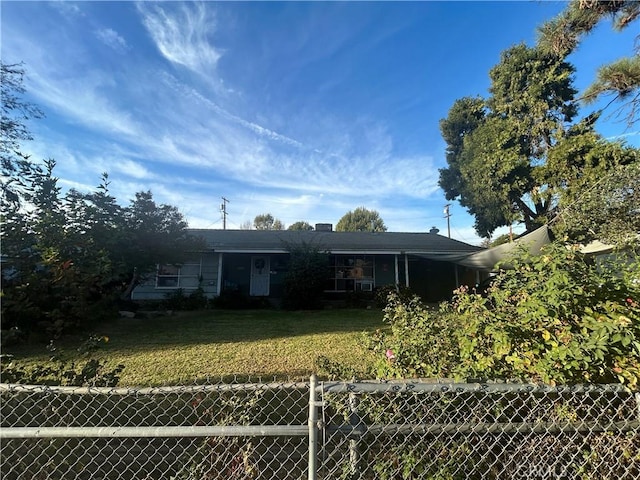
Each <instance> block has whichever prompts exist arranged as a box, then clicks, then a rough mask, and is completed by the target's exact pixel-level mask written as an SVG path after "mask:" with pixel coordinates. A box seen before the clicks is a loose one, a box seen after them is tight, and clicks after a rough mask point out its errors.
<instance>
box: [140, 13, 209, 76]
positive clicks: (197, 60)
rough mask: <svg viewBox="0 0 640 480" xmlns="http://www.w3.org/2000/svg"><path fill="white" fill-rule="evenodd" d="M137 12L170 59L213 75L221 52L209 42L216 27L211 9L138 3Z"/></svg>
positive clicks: (163, 53)
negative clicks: (170, 7) (171, 7)
mask: <svg viewBox="0 0 640 480" xmlns="http://www.w3.org/2000/svg"><path fill="white" fill-rule="evenodd" d="M138 11H139V12H140V14H141V16H142V22H143V24H144V26H145V27H146V29H147V31H148V32H149V35H151V38H152V39H153V41H154V42H155V44H156V46H157V47H158V50H159V51H160V52H161V53H162V55H163V56H164V57H165V58H166V59H167V60H169V61H170V62H173V63H177V64H179V65H182V66H184V67H186V68H188V69H190V70H192V71H194V72H197V73H200V74H210V73H212V72H213V71H214V70H215V68H216V64H217V63H218V60H219V59H220V57H221V56H222V52H221V51H220V50H219V49H218V48H216V47H214V46H213V45H212V44H211V43H210V37H211V34H212V33H213V32H214V31H215V29H216V23H215V18H214V17H213V14H212V13H211V9H210V8H206V6H205V4H203V3H183V4H180V6H179V7H176V8H175V9H171V10H170V9H169V8H168V7H165V6H164V5H159V4H157V3H147V2H144V3H138Z"/></svg>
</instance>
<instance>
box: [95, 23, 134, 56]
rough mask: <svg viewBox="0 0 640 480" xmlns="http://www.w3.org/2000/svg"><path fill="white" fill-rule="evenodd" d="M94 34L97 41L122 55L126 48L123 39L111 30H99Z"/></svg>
mask: <svg viewBox="0 0 640 480" xmlns="http://www.w3.org/2000/svg"><path fill="white" fill-rule="evenodd" d="M94 33H95V36H96V37H97V38H98V40H100V41H101V42H102V43H104V44H105V45H106V46H108V47H110V48H112V49H113V50H115V51H116V52H118V53H124V52H125V51H126V50H127V48H128V45H127V42H126V41H125V39H124V38H122V36H120V34H118V32H116V31H115V30H113V29H111V28H101V29H98V30H96V31H95V32H94Z"/></svg>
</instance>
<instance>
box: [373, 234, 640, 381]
mask: <svg viewBox="0 0 640 480" xmlns="http://www.w3.org/2000/svg"><path fill="white" fill-rule="evenodd" d="M510 264H511V268H510V269H508V270H503V271H502V272H501V273H500V274H499V275H498V276H497V277H496V280H495V283H494V284H493V285H492V286H491V287H490V288H489V289H488V291H487V294H486V297H483V296H481V295H478V294H476V293H473V292H471V291H469V289H468V288H466V287H465V288H460V289H458V290H457V291H456V292H455V293H454V298H453V300H452V301H451V302H449V303H447V304H443V305H442V306H441V308H440V311H439V312H437V313H436V312H433V311H430V310H429V309H428V308H427V307H425V306H424V305H423V304H422V303H421V302H420V301H419V300H418V299H417V298H415V297H414V298H413V299H411V300H409V301H407V300H402V299H401V298H399V297H398V296H397V295H394V294H392V295H391V296H390V299H389V303H388V305H387V307H386V308H385V321H386V322H387V323H389V325H390V332H389V333H386V332H376V335H374V337H373V338H372V339H371V341H370V348H372V349H373V350H374V351H377V352H379V353H380V355H381V361H380V362H379V365H378V374H379V375H381V376H395V377H413V376H425V377H432V376H436V377H454V378H456V379H468V378H482V379H493V380H497V379H501V380H518V381H532V382H544V383H548V384H552V385H553V384H573V383H585V382H587V383H589V382H593V383H611V382H620V383H624V384H626V385H627V386H629V387H630V388H633V389H636V388H638V381H639V379H640V275H639V272H640V266H639V261H638V257H635V256H632V257H630V258H627V261H625V262H620V261H617V260H616V259H614V260H612V261H609V262H594V261H592V260H590V259H588V258H585V257H584V256H583V255H582V254H580V253H579V252H578V251H577V250H575V249H572V248H567V247H566V246H565V245H561V244H552V245H549V246H547V247H546V248H545V249H544V250H543V252H542V254H541V255H539V256H532V255H530V254H528V253H527V252H525V251H521V252H519V253H518V254H517V255H516V256H515V257H514V258H513V259H512V260H511V261H510Z"/></svg>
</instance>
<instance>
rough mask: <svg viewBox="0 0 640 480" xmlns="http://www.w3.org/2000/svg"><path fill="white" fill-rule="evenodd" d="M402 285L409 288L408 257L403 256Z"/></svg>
mask: <svg viewBox="0 0 640 480" xmlns="http://www.w3.org/2000/svg"><path fill="white" fill-rule="evenodd" d="M404 284H405V286H406V287H407V288H409V255H407V254H406V253H405V254H404Z"/></svg>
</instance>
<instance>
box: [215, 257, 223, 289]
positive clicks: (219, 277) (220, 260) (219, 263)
mask: <svg viewBox="0 0 640 480" xmlns="http://www.w3.org/2000/svg"><path fill="white" fill-rule="evenodd" d="M216 292H218V293H217V295H218V296H220V293H221V292H222V252H221V253H218V280H217V281H216Z"/></svg>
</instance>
